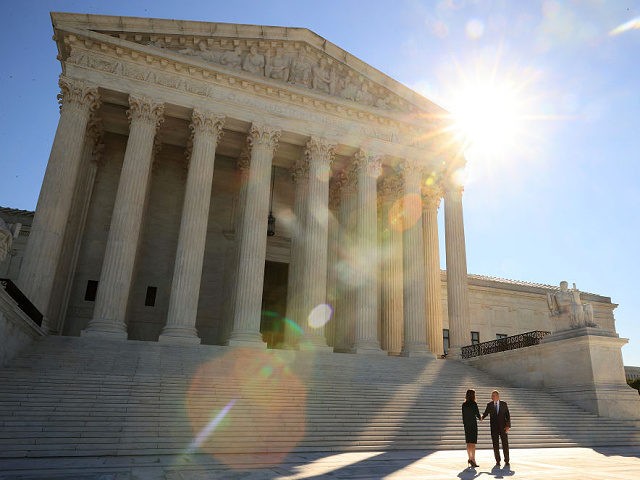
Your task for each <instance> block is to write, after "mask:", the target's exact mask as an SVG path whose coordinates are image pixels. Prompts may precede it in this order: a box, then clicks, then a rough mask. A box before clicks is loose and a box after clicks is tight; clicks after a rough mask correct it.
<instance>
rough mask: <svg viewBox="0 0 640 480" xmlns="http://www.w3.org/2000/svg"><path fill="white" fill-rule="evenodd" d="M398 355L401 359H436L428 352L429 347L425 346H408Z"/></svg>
mask: <svg viewBox="0 0 640 480" xmlns="http://www.w3.org/2000/svg"><path fill="white" fill-rule="evenodd" d="M400 355H401V356H403V357H423V358H436V355H435V354H434V353H433V352H432V351H431V350H429V346H428V345H426V344H416V345H409V346H408V347H405V348H403V349H402V353H400Z"/></svg>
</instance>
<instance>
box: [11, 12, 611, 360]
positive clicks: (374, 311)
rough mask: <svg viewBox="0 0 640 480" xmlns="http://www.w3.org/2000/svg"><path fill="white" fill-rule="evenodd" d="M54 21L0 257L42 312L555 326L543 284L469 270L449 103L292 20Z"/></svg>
mask: <svg viewBox="0 0 640 480" xmlns="http://www.w3.org/2000/svg"><path fill="white" fill-rule="evenodd" d="M52 21H53V27H54V39H55V41H56V43H57V46H58V51H59V59H60V62H61V65H62V73H61V75H60V80H59V85H60V90H61V94H60V104H61V110H60V119H59V124H58V128H57V131H56V134H55V139H54V142H53V146H52V149H51V155H50V158H49V163H48V166H47V169H46V173H45V177H44V181H43V185H42V190H41V192H40V197H39V199H38V204H37V208H36V211H35V215H34V216H33V217H32V221H31V217H30V216H29V213H28V212H17V211H10V210H6V211H4V212H3V215H4V217H3V218H5V220H7V219H9V220H8V221H10V220H11V216H12V215H13V216H16V217H17V216H20V215H21V216H22V217H25V218H26V217H29V218H27V219H26V220H25V219H23V220H22V221H21V222H20V223H23V224H25V225H24V226H23V230H22V234H23V236H24V237H25V238H23V239H22V240H20V237H18V240H19V241H16V245H22V247H20V249H21V250H20V251H19V252H16V251H14V254H13V256H9V257H8V258H7V259H6V260H5V261H4V262H3V263H2V264H0V274H2V275H5V276H9V277H11V276H13V277H15V281H16V283H17V284H18V286H19V288H20V289H21V290H22V291H23V292H24V293H25V294H26V295H27V297H29V298H30V299H31V301H32V302H33V303H34V304H35V305H36V307H37V308H38V309H39V310H40V311H41V312H42V313H43V315H44V317H45V326H46V328H47V329H48V331H49V332H50V333H54V334H62V335H82V336H85V335H86V336H102V337H106V338H114V339H127V338H128V339H133V340H147V341H160V342H168V343H170V342H174V343H183V344H184V343H194V344H197V343H207V344H228V345H248V346H256V347H259V348H264V347H265V346H269V347H283V348H313V349H318V350H329V351H330V350H335V351H342V352H354V353H383V354H384V353H390V354H404V355H434V354H436V355H440V354H442V353H444V352H445V349H446V350H448V351H449V353H451V354H452V355H453V356H455V355H457V354H458V353H459V350H460V348H461V347H462V346H464V345H468V344H470V343H472V342H477V341H484V340H491V339H494V338H496V336H501V335H513V334H515V333H521V332H526V331H531V330H550V329H551V325H550V319H549V312H548V306H547V302H546V293H547V292H549V291H551V290H553V289H554V288H555V287H551V286H549V285H536V284H530V283H526V282H514V281H504V280H498V279H491V278H487V277H481V276H474V275H467V267H466V254H465V237H464V228H463V209H462V195H463V188H462V185H460V184H459V183H458V181H457V180H458V178H457V177H458V172H459V170H460V169H461V168H462V167H463V166H464V158H463V156H462V147H461V145H459V144H457V143H456V141H455V139H454V138H453V136H452V134H451V129H450V119H449V117H448V114H447V112H446V111H444V110H443V109H442V108H440V107H439V106H437V105H435V104H434V103H432V102H430V101H429V100H427V99H425V98H424V97H422V96H420V95H419V94H417V93H415V92H413V91H412V90H410V89H408V88H407V87H405V86H403V85H402V84H400V83H398V82H396V81H395V80H393V79H392V78H390V77H388V76H386V75H384V74H383V73H381V72H380V71H378V70H376V69H375V68H373V67H371V66H369V65H367V64H365V63H364V62H362V61H360V60H359V59H357V58H356V57H354V56H352V55H351V54H350V53H348V52H346V51H344V50H342V49H340V48H339V47H338V46H336V45H334V44H332V43H331V42H329V41H328V40H326V39H324V38H322V37H320V36H318V35H316V34H314V33H313V32H311V31H309V30H306V29H302V28H284V27H266V26H255V25H237V24H220V23H204V22H187V21H176V20H157V19H147V18H128V17H110V16H102V15H84V14H66V13H53V14H52ZM440 205H442V206H443V209H444V220H445V221H444V225H445V228H444V232H442V231H438V221H437V218H438V210H439V208H440ZM29 221H31V224H30V225H27V224H26V223H28V222H29ZM440 235H444V236H445V245H446V251H445V252H440V251H439V237H440ZM27 236H28V241H27V242H26V246H24V245H25V242H24V240H26V239H27ZM21 242H22V243H21ZM441 254H443V255H445V256H446V272H442V271H441V270H440V255H441ZM10 262H13V263H10ZM2 269H4V271H3V270H2ZM583 297H584V298H585V299H586V300H588V301H589V302H590V303H591V304H592V305H593V309H594V317H595V318H596V320H597V323H598V324H599V325H600V326H602V327H604V328H609V329H611V330H614V329H615V327H614V318H613V309H614V308H615V305H614V304H612V303H611V301H610V299H609V298H608V297H603V296H599V295H593V294H583Z"/></svg>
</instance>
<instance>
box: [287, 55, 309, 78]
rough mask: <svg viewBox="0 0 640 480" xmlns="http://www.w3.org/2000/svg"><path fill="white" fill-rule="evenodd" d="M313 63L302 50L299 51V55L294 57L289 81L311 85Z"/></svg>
mask: <svg viewBox="0 0 640 480" xmlns="http://www.w3.org/2000/svg"><path fill="white" fill-rule="evenodd" d="M310 78H311V65H309V63H308V62H307V61H306V60H305V58H304V55H303V54H302V51H299V52H298V56H297V57H296V58H295V59H294V61H293V64H292V65H291V71H290V73H289V83H291V84H293V85H304V86H305V87H309V86H310Z"/></svg>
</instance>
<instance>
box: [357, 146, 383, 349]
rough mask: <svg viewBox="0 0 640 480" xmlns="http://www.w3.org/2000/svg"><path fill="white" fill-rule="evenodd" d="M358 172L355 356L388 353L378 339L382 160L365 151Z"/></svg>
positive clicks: (359, 155) (359, 160)
mask: <svg viewBox="0 0 640 480" xmlns="http://www.w3.org/2000/svg"><path fill="white" fill-rule="evenodd" d="M354 167H355V168H356V169H357V176H358V187H357V212H358V217H357V220H356V229H357V237H356V238H357V245H358V247H357V252H356V254H357V255H358V264H357V267H358V268H357V276H358V287H357V290H356V302H355V305H356V307H355V308H356V334H355V343H354V351H355V353H384V351H383V350H382V349H381V348H380V341H379V340H378V265H379V263H378V211H377V210H378V208H377V207H378V203H377V178H378V177H379V176H380V172H381V161H380V159H379V158H376V157H373V156H371V155H368V154H366V153H364V152H362V151H360V152H358V153H357V154H356V157H355V164H354Z"/></svg>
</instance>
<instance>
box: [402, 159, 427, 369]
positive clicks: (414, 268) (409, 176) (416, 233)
mask: <svg viewBox="0 0 640 480" xmlns="http://www.w3.org/2000/svg"><path fill="white" fill-rule="evenodd" d="M402 176H403V181H404V197H403V202H404V206H403V216H404V219H403V220H404V233H403V236H402V253H403V255H402V258H403V262H402V263H403V266H402V268H403V302H404V343H403V346H402V355H404V356H408V357H413V356H433V354H432V353H431V351H430V350H429V345H427V341H426V339H427V335H426V331H427V326H426V311H425V279H424V276H425V272H424V245H423V238H422V205H421V204H422V198H421V196H420V183H421V180H422V168H421V167H420V166H418V165H416V164H415V163H414V162H409V161H405V162H404V164H403V165H402Z"/></svg>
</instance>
